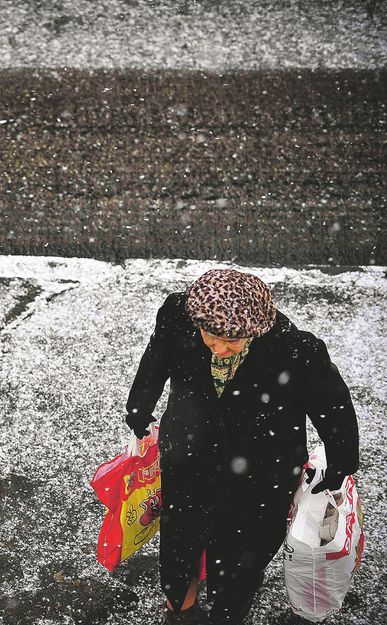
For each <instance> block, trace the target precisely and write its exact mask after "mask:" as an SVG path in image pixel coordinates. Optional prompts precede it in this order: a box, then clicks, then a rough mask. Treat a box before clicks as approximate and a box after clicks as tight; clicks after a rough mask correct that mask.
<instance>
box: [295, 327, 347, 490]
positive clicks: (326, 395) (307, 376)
mask: <svg viewBox="0 0 387 625" xmlns="http://www.w3.org/2000/svg"><path fill="white" fill-rule="evenodd" d="M302 334H303V335H304V339H303V343H302V344H303V345H304V346H305V347H306V349H305V351H304V349H303V350H302V351H303V359H302V360H303V364H302V374H301V392H302V393H303V396H304V402H305V404H304V405H305V410H306V413H307V415H308V416H309V418H310V420H311V421H312V423H313V425H314V427H315V428H316V430H317V432H318V434H319V436H320V438H321V440H322V441H323V443H324V445H325V453H326V457H327V474H329V475H331V476H335V477H336V476H338V477H342V478H344V477H345V476H346V475H350V474H352V473H355V471H357V469H358V468H359V432H358V425H357V419H356V414H355V410H354V407H353V404H352V400H351V397H350V393H349V390H348V387H347V385H346V383H345V382H344V380H343V378H342V377H341V375H340V373H339V371H338V369H337V367H336V365H335V364H334V363H333V362H332V361H331V359H330V357H329V354H328V350H327V347H326V345H325V343H324V341H322V340H321V339H318V338H316V337H315V336H314V335H313V334H311V333H309V332H303V333H302Z"/></svg>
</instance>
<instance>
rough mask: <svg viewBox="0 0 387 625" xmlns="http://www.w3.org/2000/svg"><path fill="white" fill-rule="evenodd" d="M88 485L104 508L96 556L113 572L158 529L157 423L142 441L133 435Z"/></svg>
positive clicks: (159, 507) (159, 490)
mask: <svg viewBox="0 0 387 625" xmlns="http://www.w3.org/2000/svg"><path fill="white" fill-rule="evenodd" d="M90 484H91V486H92V488H93V489H94V491H95V493H96V495H97V497H98V499H99V500H100V502H101V503H102V504H103V505H104V506H105V507H106V509H107V510H106V514H105V517H104V520H103V523H102V527H101V530H100V533H99V536H98V549H97V559H98V561H99V562H100V563H101V564H102V565H103V566H105V567H106V568H107V569H108V570H109V571H110V572H112V571H113V570H114V569H115V568H116V567H117V566H118V565H119V564H120V563H121V562H123V561H124V560H126V559H127V558H128V557H129V556H131V555H132V554H133V553H135V551H137V550H138V549H140V547H142V545H144V544H146V543H147V542H149V541H150V540H151V538H153V537H154V536H155V534H156V533H157V532H158V531H159V529H160V511H161V485H160V453H159V448H158V426H154V425H153V424H152V425H151V426H150V435H149V436H147V437H146V438H143V439H142V440H139V439H137V438H136V436H135V435H134V434H133V436H132V438H131V440H130V442H129V444H128V446H127V448H126V450H125V451H124V453H122V454H120V455H119V456H116V457H115V458H113V459H112V460H110V461H108V462H104V463H103V464H101V465H100V466H99V467H98V469H97V470H96V472H95V474H94V476H93V478H92V480H91V482H90Z"/></svg>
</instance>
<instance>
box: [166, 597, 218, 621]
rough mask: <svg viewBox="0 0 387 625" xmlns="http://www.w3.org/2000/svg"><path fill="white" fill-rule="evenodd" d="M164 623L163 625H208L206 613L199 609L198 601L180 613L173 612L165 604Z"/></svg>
mask: <svg viewBox="0 0 387 625" xmlns="http://www.w3.org/2000/svg"><path fill="white" fill-rule="evenodd" d="M164 623H165V625H208V616H207V612H206V611H205V610H203V608H202V607H200V605H199V602H198V601H195V603H194V604H193V606H192V607H190V608H188V610H182V611H181V612H174V610H170V609H169V608H168V607H167V605H166V604H165V605H164Z"/></svg>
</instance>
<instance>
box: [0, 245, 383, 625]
mask: <svg viewBox="0 0 387 625" xmlns="http://www.w3.org/2000/svg"><path fill="white" fill-rule="evenodd" d="M214 266H219V263H215V262H200V261H194V260H192V261H189V260H188V261H186V260H128V261H125V262H124V263H123V264H122V265H112V264H109V263H104V262H100V261H95V260H88V259H74V258H57V257H46V258H43V257H26V256H24V257H22V256H19V257H18V256H15V257H12V256H2V257H0V294H1V297H0V327H1V332H0V339H1V350H2V354H1V396H0V401H1V417H2V418H1V431H0V438H1V441H2V442H1V450H0V491H1V495H2V497H1V509H2V510H1V536H2V543H1V551H0V573H1V576H2V577H3V579H4V587H3V594H2V596H1V597H0V613H2V614H3V620H2V621H1V620H0V622H1V623H2V624H4V625H16V624H18V625H24V624H31V625H54V624H55V625H56V624H58V625H59V624H61V625H62V624H70V625H72V624H83V625H87V624H89V623H90V624H91V623H93V625H105V624H108V623H109V624H111V625H119V624H123V623H130V625H140V623H141V625H156V624H159V623H161V613H160V604H161V600H162V596H161V592H160V590H159V586H158V570H157V545H158V543H157V538H156V539H155V540H154V541H153V542H152V543H151V544H150V545H149V546H147V547H146V548H144V549H143V550H142V551H141V552H139V553H138V554H137V555H136V556H134V557H133V558H132V559H130V560H129V561H127V562H126V563H124V564H123V565H121V566H120V567H119V569H118V570H117V571H116V572H115V574H114V575H113V576H110V574H109V573H108V572H107V571H105V570H104V569H103V568H102V567H101V566H100V565H99V564H98V563H97V561H96V558H95V545H96V540H97V535H98V530H99V527H100V524H101V521H102V517H103V510H102V507H101V506H100V504H99V503H98V502H97V501H96V499H95V496H94V494H93V492H92V490H91V488H90V487H89V480H90V478H91V476H92V474H93V471H94V469H95V468H96V466H97V465H98V464H100V463H101V462H102V461H104V460H106V459H108V458H111V457H113V456H114V455H116V454H117V453H119V452H120V451H121V450H122V449H123V446H124V444H125V442H126V439H127V435H128V430H127V428H126V426H125V424H124V413H125V410H124V408H125V402H126V396H127V392H128V389H129V386H130V383H131V380H132V379H133V376H134V374H135V371H136V367H137V364H138V361H139V358H140V356H141V353H142V351H143V349H144V347H145V344H146V342H147V340H148V337H149V335H150V333H151V331H152V328H153V324H154V319H155V312H156V310H157V308H158V307H159V305H160V304H161V303H162V301H163V300H164V298H165V296H166V295H167V294H168V293H169V292H171V291H174V290H180V289H184V288H185V286H186V285H188V284H189V283H190V282H191V281H193V280H194V279H195V278H196V277H197V276H199V275H200V274H201V273H203V272H204V271H205V270H206V269H207V268H209V267H214ZM240 269H241V270H243V267H242V268H240ZM245 269H246V268H245ZM249 271H253V272H254V273H256V274H257V275H259V276H260V277H261V278H262V279H263V280H265V281H266V282H267V283H268V284H269V285H270V286H271V288H272V290H273V295H274V298H275V301H276V303H277V306H278V308H279V309H280V310H282V311H283V312H285V313H286V314H288V315H289V316H290V317H291V318H292V319H293V320H294V321H295V322H296V323H297V324H298V325H299V327H302V328H303V329H308V330H311V331H312V332H314V333H315V334H317V335H318V336H320V337H321V338H323V339H324V340H325V341H326V343H327V345H328V348H329V350H330V353H331V356H332V359H333V361H334V362H335V363H336V364H337V365H338V367H339V370H340V371H341V373H342V375H343V377H344V379H345V380H346V381H347V383H348V384H349V386H350V389H351V392H352V397H353V400H354V403H355V407H356V410H357V414H358V418H359V424H360V433H361V449H362V452H361V469H360V471H359V473H358V475H357V483H358V488H359V491H360V495H361V498H362V502H363V507H364V512H365V532H366V548H365V553H364V560H363V564H362V566H361V568H360V570H359V572H358V573H357V575H356V578H355V581H354V584H353V586H352V588H351V590H350V593H349V595H348V599H347V602H346V604H345V606H344V608H343V610H342V612H341V613H340V615H339V616H337V617H331V618H330V619H329V621H327V622H329V623H340V624H342V625H349V624H351V625H354V624H355V625H369V624H370V623H372V624H373V625H382V624H384V623H385V622H386V621H385V614H384V615H383V609H384V600H383V596H384V589H383V586H382V582H381V573H382V567H383V564H384V561H385V554H384V553H383V546H382V545H383V541H384V538H385V525H384V522H383V520H382V516H381V515H382V513H383V510H384V503H383V491H384V483H385V478H384V467H385V464H384V461H383V454H382V449H383V437H384V436H385V432H384V429H383V419H384V417H385V407H384V406H385V404H384V401H385V391H386V383H385V375H384V372H385V339H384V336H385V327H383V314H384V313H385V308H386V304H385V301H386V300H385V295H386V282H385V277H384V276H385V271H384V268H382V267H360V268H356V270H355V269H354V270H350V271H348V270H347V271H345V270H343V269H341V268H340V267H338V268H332V267H329V268H328V267H306V268H304V269H302V270H295V269H288V268H285V267H283V268H276V269H273V268H259V267H253V268H249ZM164 402H165V394H164V396H163V398H162V400H161V401H160V402H159V406H158V410H157V415H158V416H160V414H161V410H162V407H163V403H164ZM315 441H316V437H315V434H314V432H313V431H312V430H311V431H310V445H311V446H312V445H313V444H314V442H315ZM384 542H385V541H384ZM0 618H1V617H0ZM291 622H293V621H292V617H291V615H290V613H289V611H288V608H287V600H286V594H285V589H284V583H283V577H282V562H281V556H280V554H277V556H276V559H275V561H274V562H273V563H272V564H271V565H270V567H269V572H268V577H267V581H266V583H265V587H264V591H263V594H262V597H261V599H260V601H259V602H258V600H257V601H256V604H255V607H254V610H253V612H252V615H251V618H250V620H249V621H248V623H249V625H263V624H266V623H267V624H269V623H270V624H271V625H273V624H275V625H282V624H283V623H291Z"/></svg>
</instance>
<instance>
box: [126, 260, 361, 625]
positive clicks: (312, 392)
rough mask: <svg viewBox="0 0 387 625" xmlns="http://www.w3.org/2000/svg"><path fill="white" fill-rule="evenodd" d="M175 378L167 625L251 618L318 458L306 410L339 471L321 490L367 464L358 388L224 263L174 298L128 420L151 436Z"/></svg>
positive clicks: (166, 442) (165, 559) (166, 467)
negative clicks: (202, 588) (362, 456)
mask: <svg viewBox="0 0 387 625" xmlns="http://www.w3.org/2000/svg"><path fill="white" fill-rule="evenodd" d="M168 378H169V379H170V393H169V399H168V405H167V409H166V411H165V413H164V414H163V416H162V418H161V422H160V430H159V436H160V441H159V442H160V455H161V469H162V495H163V504H162V513H161V519H160V520H161V532H160V574H161V585H162V588H163V590H164V592H165V595H166V597H167V600H166V605H165V622H166V623H167V624H168V625H174V624H177V623H180V624H184V625H203V624H204V623H207V622H208V621H207V616H206V612H205V611H204V610H203V609H202V608H200V607H199V605H198V601H197V599H196V591H197V586H198V576H199V563H200V560H201V557H202V554H203V552H204V551H205V554H206V570H207V597H208V600H209V601H213V602H214V603H213V606H212V609H211V612H210V615H209V619H210V623H211V624H212V625H227V624H228V625H240V623H242V621H243V619H244V617H245V616H246V615H247V614H248V612H249V609H250V607H251V604H252V601H253V598H254V594H255V592H256V591H257V589H258V588H259V587H260V585H261V584H262V580H263V571H264V569H265V567H266V566H267V564H268V563H269V562H270V561H271V559H272V558H273V556H274V555H275V553H276V552H277V551H278V549H279V547H280V545H281V543H282V542H283V540H284V537H285V531H286V519H287V513H288V510H289V506H290V503H291V501H292V498H293V495H294V492H295V490H296V488H297V485H298V481H299V476H300V472H301V468H302V466H303V464H304V462H305V461H306V460H307V448H306V423H305V422H306V415H308V416H309V418H310V419H311V421H312V423H313V425H314V426H315V428H316V429H317V431H318V434H319V435H320V437H321V439H322V441H323V442H324V444H325V450H326V456H327V462H328V468H327V471H326V474H325V479H324V481H323V482H321V484H319V485H318V487H316V488H315V490H316V489H317V490H322V489H324V488H329V489H332V490H334V489H338V488H339V487H340V485H341V483H342V481H343V478H344V476H345V475H348V474H351V473H354V472H355V471H356V470H357V468H358V429H357V422H356V416H355V412H354V408H353V405H352V401H351V398H350V394H349V391H348V388H347V386H346V384H345V382H344V381H343V379H342V377H341V375H340V374H339V372H338V370H337V367H336V366H335V365H334V364H333V363H332V362H331V360H330V357H329V355H328V352H327V349H326V346H325V343H324V342H323V341H322V340H321V339H318V338H316V337H315V336H314V335H313V334H311V333H310V332H305V331H302V330H299V329H298V328H297V327H296V326H295V325H294V323H292V322H291V321H290V320H289V319H288V317H286V316H285V315H284V314H283V313H281V312H280V311H279V310H276V308H275V306H274V304H273V301H272V298H271V295H270V291H269V289H268V287H267V286H266V285H265V284H264V283H263V282H262V281H261V280H260V279H259V278H258V277H256V276H255V275H252V274H249V273H241V272H238V271H235V270H232V269H214V270H210V271H207V272H206V273H205V274H204V275H202V276H201V277H200V278H198V279H197V280H196V281H195V282H194V283H193V284H192V285H191V286H190V287H189V289H188V290H187V292H177V293H172V294H171V295H169V296H168V297H167V298H166V300H165V302H164V304H163V305H162V307H161V308H160V310H159V311H158V314H157V320H156V327H155V330H154V332H153V334H152V336H151V338H150V342H149V344H148V346H147V348H146V350H145V353H144V355H143V357H142V359H141V362H140V365H139V368H138V372H137V375H136V377H135V380H134V382H133V385H132V388H131V390H130V393H129V398H128V402H127V412H128V415H127V423H128V425H129V427H131V428H132V429H133V430H134V432H135V434H136V435H137V436H138V437H139V438H141V437H142V436H144V435H145V434H146V432H147V430H146V428H147V427H148V425H149V423H150V422H152V421H154V420H155V419H154V418H153V417H152V411H153V409H154V407H155V405H156V402H157V400H158V399H159V397H160V395H161V393H162V391H163V388H164V385H165V382H166V381H167V380H168Z"/></svg>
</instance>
